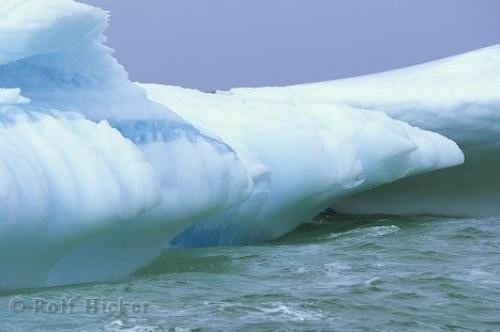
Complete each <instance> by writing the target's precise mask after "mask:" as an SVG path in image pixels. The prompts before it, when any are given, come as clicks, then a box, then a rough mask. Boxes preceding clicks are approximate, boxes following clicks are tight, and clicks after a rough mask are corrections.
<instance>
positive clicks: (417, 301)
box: [0, 216, 500, 331]
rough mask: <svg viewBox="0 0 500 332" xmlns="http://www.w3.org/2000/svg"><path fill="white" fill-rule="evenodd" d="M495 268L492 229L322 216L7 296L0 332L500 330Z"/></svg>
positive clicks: (455, 222) (467, 222) (470, 223)
mask: <svg viewBox="0 0 500 332" xmlns="http://www.w3.org/2000/svg"><path fill="white" fill-rule="evenodd" d="M499 263H500V221H499V219H498V218H487V219H450V218H431V217H412V218H402V217H398V218H394V217H390V218H389V217H335V216H326V217H324V218H323V219H322V220H321V222H319V223H317V224H310V225H306V226H303V227H301V228H300V229H298V230H296V231H295V232H293V233H292V234H290V235H288V236H286V237H285V238H283V239H280V240H278V241H275V242H273V243H268V244H263V245H260V246H252V247H235V248H204V249H190V250H173V251H171V252H169V253H167V254H165V255H163V257H161V258H160V259H159V260H158V261H156V262H155V264H153V265H152V266H151V267H149V268H148V269H146V270H144V271H142V272H141V273H138V274H137V275H135V276H133V277H131V278H129V279H128V280H125V281H123V282H120V283H109V284H90V285H80V286H70V287H58V288H49V289H40V290H30V291H23V292H19V293H10V294H3V295H1V296H0V315H1V316H0V317H1V320H0V331H15V330H26V331H35V330H47V331H54V330H65V329H66V330H81V331H96V330H109V331H121V330H123V331H127V330H128V331H164V330H165V331H169V330H172V331H185V330H229V329H230V330H248V329H251V330H263V331H267V330H304V329H309V330H365V331H368V330H371V331H380V330H385V331H388V330H389V331H391V330H392V331H401V330H425V331H427V330H447V331H448V330H450V331H469V330H471V331H475V330H477V331H487V330H489V331H498V330H500V264H499ZM94 299H99V300H98V301H99V302H92V301H95V300H94ZM120 300H121V301H122V307H121V308H122V309H121V310H120V309H118V308H119V307H118V303H119V301H120ZM86 301H87V302H86ZM89 301H90V302H89ZM69 303H73V304H72V305H71V306H70V305H69ZM96 304H98V305H96Z"/></svg>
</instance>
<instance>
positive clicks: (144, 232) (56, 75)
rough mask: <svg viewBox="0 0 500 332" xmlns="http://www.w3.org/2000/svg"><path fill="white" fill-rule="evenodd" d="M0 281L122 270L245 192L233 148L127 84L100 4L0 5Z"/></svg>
mask: <svg viewBox="0 0 500 332" xmlns="http://www.w3.org/2000/svg"><path fill="white" fill-rule="evenodd" d="M0 18H1V19H0V265H1V266H2V271H7V272H6V273H2V274H1V276H0V288H16V287H32V286H44V285H56V284H64V283H73V282H88V281H97V280H109V279H114V278H119V277H123V276H125V275H127V274H129V273H131V272H133V271H134V270H136V269H138V268H140V267H143V266H144V265H146V264H148V263H149V262H150V261H151V260H153V259H154V258H155V257H156V256H157V255H158V254H159V253H160V252H161V250H163V248H164V247H165V245H166V243H167V242H168V241H169V239H171V238H173V237H174V236H176V235H177V234H178V233H179V232H181V231H182V230H183V229H185V228H187V227H189V226H190V225H192V224H193V223H196V222H198V221H200V220H203V219H205V218H210V216H212V215H213V214H215V213H216V212H217V211H220V210H225V209H228V208H230V207H232V206H234V205H237V204H240V203H241V202H242V201H244V200H245V199H247V198H248V197H250V195H251V193H252V191H253V188H254V183H253V179H252V177H251V176H249V175H248V174H247V170H246V166H245V165H243V164H242V162H241V161H240V160H239V158H238V156H237V155H236V153H235V152H234V151H233V150H232V148H231V147H229V146H228V145H227V144H225V143H224V142H222V141H221V140H220V139H218V138H217V137H215V136H213V135H211V134H208V133H205V132H202V131H200V130H198V129H196V128H194V127H193V126H192V125H190V124H189V123H187V122H185V121H184V120H182V119H181V118H179V117H178V116H177V115H175V114H174V113H172V112H170V111H169V110H168V109H166V108H165V107H164V106H161V105H158V104H156V103H153V102H151V101H149V100H148V99H147V98H146V94H145V92H144V91H143V90H142V89H141V88H138V87H137V86H135V85H134V84H132V83H130V82H129V81H128V79H127V74H126V72H125V71H124V70H123V68H122V67H121V66H120V65H118V63H117V62H116V60H115V59H114V58H113V57H112V56H111V50H110V49H109V48H107V47H105V46H103V45H102V42H103V41H105V37H104V35H103V31H104V29H105V28H106V26H107V14H106V13H105V12H103V11H102V10H100V9H97V8H94V7H90V6H87V5H83V4H79V3H75V2H73V1H69V0H47V1H39V0H8V1H2V2H1V3H0Z"/></svg>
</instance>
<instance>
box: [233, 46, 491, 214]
mask: <svg viewBox="0 0 500 332" xmlns="http://www.w3.org/2000/svg"><path fill="white" fill-rule="evenodd" d="M232 93H234V94H236V95H241V96H242V97H248V98H250V97H252V98H272V99H273V100H275V101H276V102H279V101H283V102H285V101H286V102H295V101H298V102H306V101H310V102H314V103H317V102H322V103H326V104H333V103H341V104H345V105H350V106H352V107H358V108H362V109H366V110H377V111H382V112H384V113H386V114H387V115H389V116H390V117H392V118H394V119H398V120H401V121H405V122H407V123H409V124H411V125H414V126H418V127H420V128H424V129H428V130H432V131H435V132H438V133H440V134H442V135H445V136H446V137H449V138H451V139H453V140H454V141H456V142H457V143H458V145H459V146H460V147H461V148H462V149H463V151H464V153H465V157H466V160H467V161H466V163H465V164H464V165H462V166H460V167H455V168H451V169H447V170H443V171H439V172H434V173H430V174H425V175H421V176H418V177H414V178H411V179H405V180H403V181H398V182H396V183H393V184H391V185H387V186H383V187H381V188H379V189H376V190H373V191H370V192H366V193H361V194H359V195H356V196H353V197H350V198H348V199H346V200H345V201H342V202H339V203H335V205H334V208H335V209H336V210H338V211H342V212H354V213H390V214H435V215H436V214H437V215H453V216H492V215H498V214H499V213H500V205H499V204H498V200H499V199H500V196H499V193H500V191H499V188H500V177H499V176H498V169H499V168H500V158H499V157H497V156H498V155H499V151H500V145H499V143H498V140H499V138H500V45H495V46H491V47H487V48H484V49H480V50H476V51H472V52H469V53H465V54H461V55H457V56H453V57H450V58H447V59H442V60H439V61H434V62H430V63H426V64H422V65H418V66H413V67H409V68H403V69H399V70H394V71H390V72H386V73H380V74H375V75H368V76H362V77H355V78H349V79H342V80H337V81H331V82H320V83H313V84H303V85H296V86H289V87H283V88H259V89H235V90H234V91H233V92H232Z"/></svg>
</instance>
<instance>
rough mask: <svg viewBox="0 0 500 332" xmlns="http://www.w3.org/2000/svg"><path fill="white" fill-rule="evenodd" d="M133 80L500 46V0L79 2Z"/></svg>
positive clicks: (369, 62)
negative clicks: (101, 20) (104, 15)
mask: <svg viewBox="0 0 500 332" xmlns="http://www.w3.org/2000/svg"><path fill="white" fill-rule="evenodd" d="M82 2H86V3H89V4H93V5H97V6H99V7H101V8H104V9H107V10H109V11H111V26H110V29H109V30H108V36H109V43H108V44H109V45H110V46H111V47H113V48H114V49H115V50H116V56H117V58H118V60H119V61H120V62H121V63H122V64H123V65H124V66H125V68H126V69H127V71H128V72H129V73H130V76H131V79H132V80H135V81H142V82H158V83H168V84H176V85H181V86H185V87H192V88H198V89H202V90H205V91H210V90H215V89H228V88H230V87H235V86H263V85H285V84H293V83H301V82H312V81H321V80H330V79H334V78H340V77H347V76H353V75H360V74H367V73H373V72H377V71H383V70H388V69H392V68H398V67H402V66H407V65H412V64H417V63H422V62H425V61H429V60H433V59H438V58H441V57H445V56H449V55H453V54H457V53H461V52H464V51H468V50H472V49H475V48H480V47H484V46H488V45H492V44H497V43H500V0H142V1H139V0H127V1H121V0H82Z"/></svg>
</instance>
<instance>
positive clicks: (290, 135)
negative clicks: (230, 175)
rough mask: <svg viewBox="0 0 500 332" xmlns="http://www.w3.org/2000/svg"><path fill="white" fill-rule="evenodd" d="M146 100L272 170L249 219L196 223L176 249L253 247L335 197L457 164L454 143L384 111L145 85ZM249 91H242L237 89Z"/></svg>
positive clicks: (458, 155) (458, 157)
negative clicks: (266, 190) (265, 191)
mask: <svg viewBox="0 0 500 332" xmlns="http://www.w3.org/2000/svg"><path fill="white" fill-rule="evenodd" d="M142 86H143V87H144V88H145V89H146V90H147V91H148V95H149V97H150V98H151V99H152V100H154V101H157V102H159V103H162V104H164V105H166V106H167V107H169V108H170V109H171V110H173V111H174V112H177V113H178V114H179V115H181V116H182V117H183V118H185V119H186V120H188V121H190V122H192V123H195V124H197V125H199V126H201V127H203V128H206V129H208V130H211V131H213V132H214V133H216V134H217V135H219V136H220V137H221V138H222V139H223V140H224V141H225V142H227V143H228V144H230V145H231V146H232V147H233V148H235V150H236V151H237V152H238V153H240V154H242V153H244V155H252V156H253V157H254V159H256V160H258V161H259V162H260V163H262V164H263V165H265V166H267V167H268V168H269V177H270V189H269V195H268V196H269V197H268V198H267V199H266V200H264V201H262V202H261V205H260V206H255V207H254V211H252V212H251V213H250V214H249V216H248V217H246V218H228V217H227V216H224V218H220V219H221V220H225V221H226V222H227V220H231V221H232V222H231V223H230V224H229V225H227V224H225V223H224V225H222V226H221V225H218V224H217V223H214V222H210V223H204V224H201V225H200V224H197V225H196V226H194V227H193V228H192V229H190V230H189V231H188V232H187V233H185V234H183V235H182V236H180V237H178V238H177V239H176V241H175V242H174V243H175V244H178V245H207V244H232V243H241V242H247V243H248V242H255V240H263V239H264V240H269V239H272V238H275V237H276V236H279V235H282V234H284V233H286V232H287V231H289V230H291V229H293V228H294V227H296V226H297V225H298V224H300V223H303V222H304V221H307V220H311V219H312V218H313V217H314V215H315V214H316V213H318V212H319V211H321V210H322V209H324V208H326V207H328V206H329V205H331V204H332V203H333V202H335V201H336V200H339V199H341V198H343V197H346V196H348V195H351V194H353V193H356V192H360V191H363V190H367V189H370V188H374V187H376V186H379V185H381V184H384V183H390V182H393V181H395V180H398V179H401V178H405V177H408V176H412V175H416V174H419V173H424V172H429V171H432V170H436V169H441V168H445V167H450V166H454V165H457V164H460V163H462V162H463V155H462V153H461V151H460V150H459V149H458V148H457V146H456V144H455V143H454V142H452V141H450V140H449V139H447V138H445V137H443V136H440V135H438V134H435V133H433V132H429V131H424V130H420V129H418V128H415V127H411V126H409V125H407V124H406V123H404V122H400V121H395V120H392V119H391V118H389V117H388V116H387V115H385V114H384V113H382V112H371V111H365V110H360V109H357V108H353V107H349V106H346V105H342V104H334V103H323V102H321V101H320V102H314V101H313V100H309V99H306V100H304V101H301V98H300V96H295V99H294V100H293V101H289V100H286V99H279V98H273V97H274V96H272V93H273V92H272V91H270V96H266V95H265V94H261V95H259V96H257V97H253V96H246V95H245V94H244V93H241V94H240V93H232V92H221V93H216V94H210V93H203V92H200V91H197V90H189V89H183V88H179V87H174V86H162V85H156V84H143V85H142ZM243 91H244V92H245V90H243Z"/></svg>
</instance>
